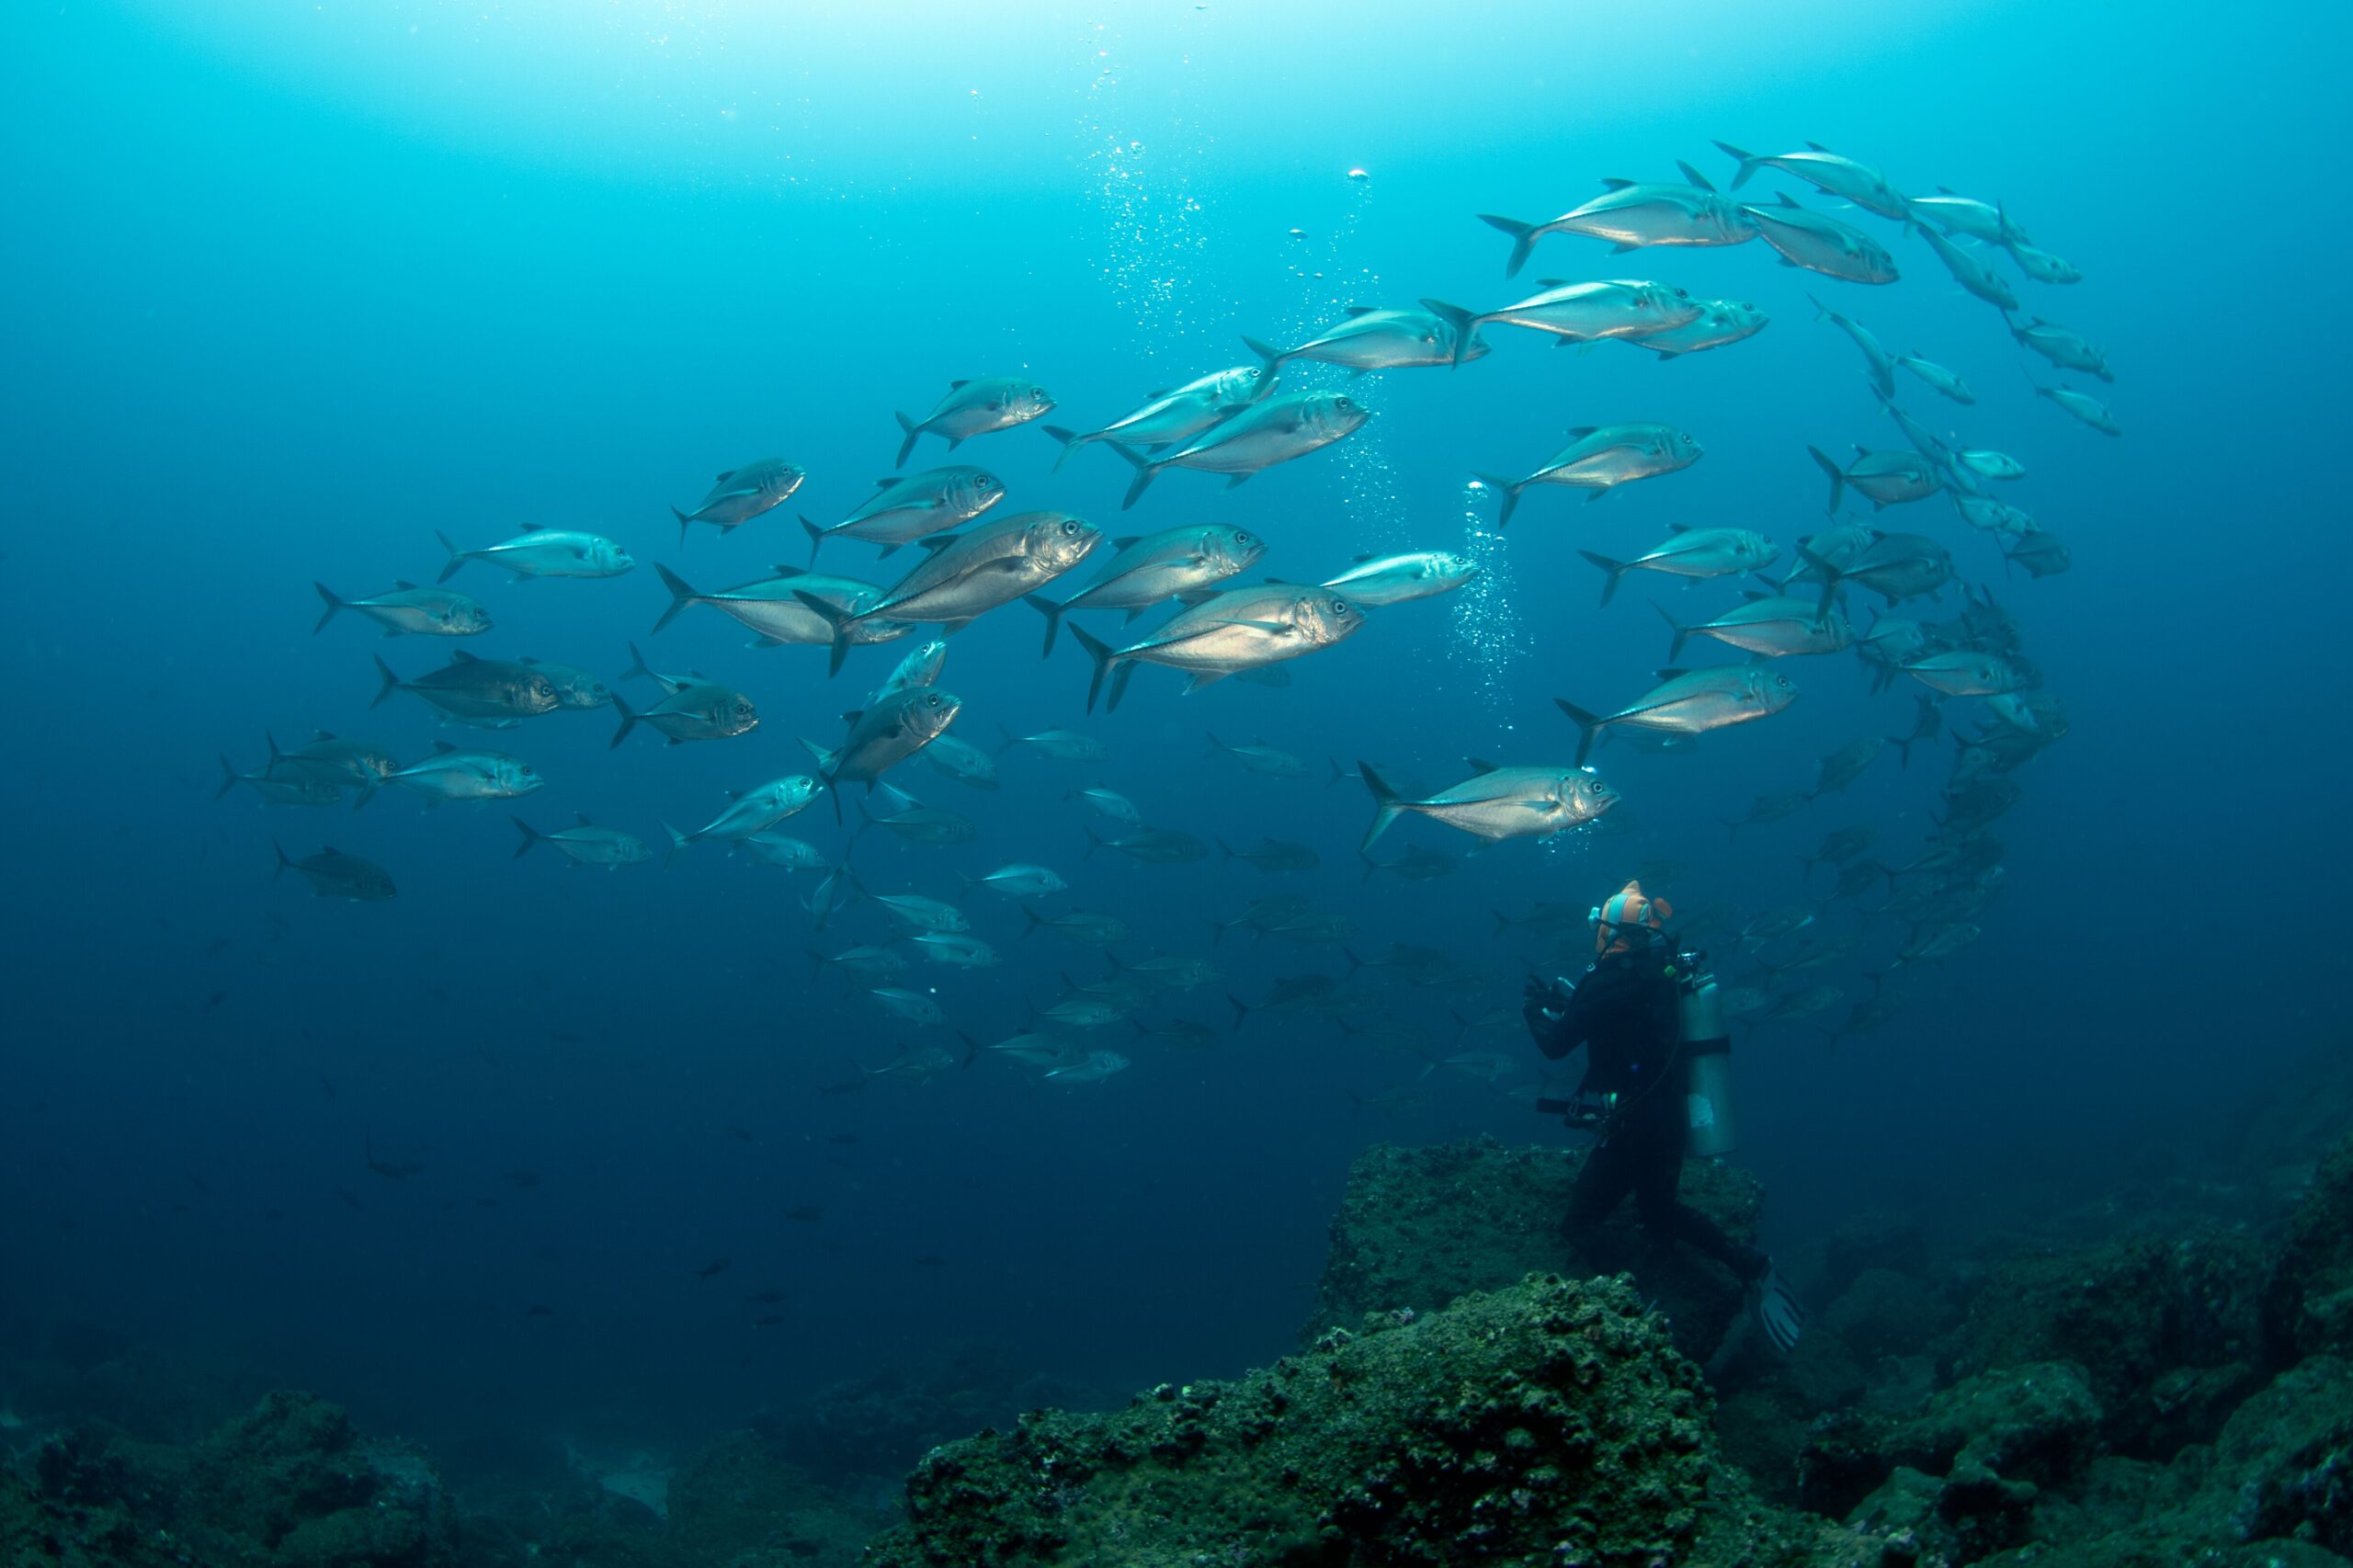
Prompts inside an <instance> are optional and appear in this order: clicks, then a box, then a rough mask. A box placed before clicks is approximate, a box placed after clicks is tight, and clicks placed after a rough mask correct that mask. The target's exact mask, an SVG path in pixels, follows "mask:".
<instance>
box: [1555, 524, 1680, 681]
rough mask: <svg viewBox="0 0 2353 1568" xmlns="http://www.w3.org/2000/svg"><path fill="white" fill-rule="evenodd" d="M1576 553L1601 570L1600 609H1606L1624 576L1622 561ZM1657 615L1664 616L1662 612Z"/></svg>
mask: <svg viewBox="0 0 2353 1568" xmlns="http://www.w3.org/2000/svg"><path fill="white" fill-rule="evenodd" d="M1577 553H1578V554H1579V555H1582V556H1584V557H1585V558H1586V560H1587V561H1590V562H1593V563H1594V564H1595V565H1596V566H1598V567H1600V568H1601V571H1602V581H1601V608H1604V609H1608V608H1609V597H1610V596H1611V595H1612V594H1615V593H1616V592H1617V591H1618V583H1619V580H1620V578H1622V577H1624V576H1625V574H1626V563H1625V562H1622V561H1613V560H1611V559H1610V558H1609V557H1608V556H1607V555H1604V554H1602V553H1601V552H1600V551H1597V550H1580V551H1577ZM1659 613H1661V614H1662V615H1664V614H1665V611H1664V610H1662V611H1660V612H1659ZM1670 619H1672V618H1670ZM1670 662H1671V661H1670Z"/></svg>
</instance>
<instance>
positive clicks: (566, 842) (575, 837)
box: [510, 812, 649, 870]
mask: <svg viewBox="0 0 2353 1568" xmlns="http://www.w3.org/2000/svg"><path fill="white" fill-rule="evenodd" d="M510 820H511V821H512V822H513V823H514V824H515V826H516V829H517V831H518V832H520V833H521V834H522V835H523V842H522V843H520V844H518V845H517V846H515V855H516V858H517V859H520V858H522V857H523V856H526V855H528V854H529V853H530V852H531V851H532V850H533V849H535V848H537V847H538V846H540V845H542V844H551V845H553V846H555V847H556V848H557V849H558V850H560V851H562V852H563V858H564V859H565V860H566V861H568V862H570V863H571V864H573V865H574V866H602V867H604V868H605V869H608V870H610V869H613V868H614V867H616V866H634V865H636V864H637V863H638V862H639V861H641V860H644V859H646V858H649V856H648V852H647V850H646V847H645V841H644V840H643V839H642V838H640V837H638V836H637V835H635V834H633V833H623V832H622V831H621V830H620V829H619V828H617V827H598V826H597V824H595V823H593V822H590V821H589V820H588V818H587V815H586V813H585V812H584V813H582V814H581V815H580V816H579V817H578V818H577V819H576V820H574V823H573V824H572V826H570V827H560V828H558V829H556V830H555V831H554V832H553V833H541V832H540V830H539V829H537V828H535V827H533V826H532V825H531V824H529V823H527V822H525V821H524V820H523V819H522V818H521V817H514V818H511V819H510Z"/></svg>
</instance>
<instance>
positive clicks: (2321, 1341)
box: [2263, 1138, 2353, 1363]
mask: <svg viewBox="0 0 2353 1568" xmlns="http://www.w3.org/2000/svg"><path fill="white" fill-rule="evenodd" d="M2263 1326H2264V1337H2265V1340H2266V1342H2267V1343H2268V1346H2270V1348H2271V1350H2272V1352H2273V1354H2274V1355H2275V1356H2276V1357H2277V1358H2279V1361H2281V1362H2283V1363H2293V1362H2295V1361H2298V1360H2301V1359H2302V1358H2304V1357H2307V1356H2317V1355H2319V1354H2321V1353H2322V1352H2324V1351H2329V1352H2334V1353H2335V1354H2337V1355H2353V1138H2347V1139H2346V1140H2345V1141H2344V1142H2341V1143H2339V1144H2338V1145H2337V1146H2336V1152H2335V1153H2331V1154H2330V1155H2329V1157H2328V1158H2327V1159H2326V1160H2325V1161H2323V1162H2322V1163H2321V1167H2320V1171H2319V1173H2318V1174H2317V1175H2316V1176H2314V1177H2313V1185H2312V1189H2311V1190H2310V1191H2309V1192H2307V1193H2306V1194H2305V1195H2304V1198H2303V1200H2302V1202H2301V1203H2299V1204H2298V1205H2297V1206H2296V1212H2295V1216H2294V1218H2293V1219H2291V1220H2290V1221H2289V1225H2288V1237H2287V1241H2286V1244H2284V1245H2283V1246H2282V1247H2281V1249H2280V1254H2279V1262H2278V1263H2277V1264H2276V1265H2275V1266H2274V1267H2273V1269H2272V1272H2271V1278H2270V1279H2269V1281H2268V1283H2267V1284H2266V1286H2265V1289H2264V1294H2263Z"/></svg>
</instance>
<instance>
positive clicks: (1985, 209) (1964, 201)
mask: <svg viewBox="0 0 2353 1568" xmlns="http://www.w3.org/2000/svg"><path fill="white" fill-rule="evenodd" d="M1908 205H1909V206H1910V207H1911V209H1912V216H1913V217H1915V218H1926V219H1927V220H1928V222H1931V223H1934V224H1936V225H1937V226H1938V228H1940V229H1942V230H1943V231H1944V232H1945V233H1948V234H1966V235H1967V236H1969V238H1971V239H1972V240H1984V242H1985V243H1986V244H1994V245H2006V244H2010V243H2011V242H2012V241H2014V240H2015V241H2020V242H2023V241H2024V240H2025V239H2026V237H2027V233H2026V231H2025V230H2024V229H2021V228H2019V227H2018V225H2017V224H2016V223H2014V222H2011V221H2010V216H2009V213H2008V212H2007V211H2006V210H2004V209H2003V207H2002V205H2001V204H2000V203H1999V202H1995V201H1980V200H1978V199H1976V198H1975V197H1973V196H1961V195H1960V194H1958V193H1956V192H1954V191H1953V190H1951V189H1949V187H1945V186H1941V185H1940V186H1938V187H1937V194H1936V195H1934V196H1915V197H1911V198H1909V199H1908Z"/></svg>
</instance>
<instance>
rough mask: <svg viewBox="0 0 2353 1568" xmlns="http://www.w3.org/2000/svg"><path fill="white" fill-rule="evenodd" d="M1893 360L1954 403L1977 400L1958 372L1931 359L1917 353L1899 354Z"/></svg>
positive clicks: (1891, 393) (1891, 394) (1890, 394)
mask: <svg viewBox="0 0 2353 1568" xmlns="http://www.w3.org/2000/svg"><path fill="white" fill-rule="evenodd" d="M1895 362H1896V364H1897V365H1899V366H1901V367H1902V368H1903V369H1906V370H1909V371H1911V372H1912V373H1913V374H1914V375H1915V376H1917V377H1919V378H1920V379H1921V380H1922V381H1926V382H1927V383H1928V384H1929V385H1930V386H1932V387H1934V388H1936V390H1937V391H1938V392H1942V393H1943V394H1944V395H1945V396H1947V397H1949V398H1950V399H1952V400H1953V402H1955V403H1975V402H1976V401H1977V394H1976V393H1975V392H1972V391H1970V390H1969V383H1968V382H1967V381H1962V380H1961V377H1960V375H1959V373H1957V372H1955V371H1952V370H1949V369H1945V367H1943V366H1942V365H1939V364H1938V363H1937V362H1936V361H1935V360H1933V359H1923V358H1920V357H1919V356H1918V355H1917V354H1899V355H1897V356H1896V357H1895ZM1888 395H1889V396H1891V397H1893V395H1894V393H1893V392H1890V393H1889V394H1888Z"/></svg>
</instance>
